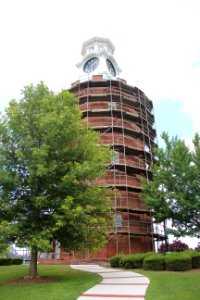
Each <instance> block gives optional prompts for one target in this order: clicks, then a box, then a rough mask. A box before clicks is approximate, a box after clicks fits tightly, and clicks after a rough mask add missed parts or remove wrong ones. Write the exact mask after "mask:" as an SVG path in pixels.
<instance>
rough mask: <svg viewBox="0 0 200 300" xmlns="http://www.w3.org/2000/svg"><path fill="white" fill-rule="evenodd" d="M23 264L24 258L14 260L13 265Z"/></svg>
mask: <svg viewBox="0 0 200 300" xmlns="http://www.w3.org/2000/svg"><path fill="white" fill-rule="evenodd" d="M22 263H23V259H22V258H13V259H12V264H13V265H21V264H22Z"/></svg>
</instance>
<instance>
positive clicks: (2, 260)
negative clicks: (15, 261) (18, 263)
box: [0, 257, 12, 266]
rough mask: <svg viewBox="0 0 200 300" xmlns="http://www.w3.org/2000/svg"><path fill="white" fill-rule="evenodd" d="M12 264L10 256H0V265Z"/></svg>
mask: <svg viewBox="0 0 200 300" xmlns="http://www.w3.org/2000/svg"><path fill="white" fill-rule="evenodd" d="M10 265H12V258H3V257H0V266H10Z"/></svg>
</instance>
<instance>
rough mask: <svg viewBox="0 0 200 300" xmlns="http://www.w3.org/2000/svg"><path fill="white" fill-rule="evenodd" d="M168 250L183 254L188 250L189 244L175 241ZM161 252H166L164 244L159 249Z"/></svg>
mask: <svg viewBox="0 0 200 300" xmlns="http://www.w3.org/2000/svg"><path fill="white" fill-rule="evenodd" d="M168 248H169V249H168V250H169V251H170V252H183V251H185V250H188V249H189V247H188V245H187V244H185V243H183V242H181V241H180V240H175V241H173V242H172V243H170V244H169V245H168ZM159 252H166V245H165V244H162V245H161V246H160V248H159Z"/></svg>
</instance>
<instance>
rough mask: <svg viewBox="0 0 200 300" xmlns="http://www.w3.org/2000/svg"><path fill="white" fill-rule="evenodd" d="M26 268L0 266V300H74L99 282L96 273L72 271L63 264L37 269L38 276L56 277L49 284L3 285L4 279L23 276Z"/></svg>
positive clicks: (99, 279) (43, 266) (26, 270)
mask: <svg viewBox="0 0 200 300" xmlns="http://www.w3.org/2000/svg"><path fill="white" fill-rule="evenodd" d="M27 272H28V266H23V265H22V266H0V299H3V300H27V299H28V300H76V299H77V298H78V296H79V295H80V294H81V293H82V292H84V291H86V290H87V289H89V288H90V287H92V286H94V285H95V284H97V283H98V282H100V281H101V277H100V276H99V275H97V274H92V273H87V272H80V271H76V270H72V269H71V268H70V267H69V266H66V265H57V266H54V265H53V266H51V265H41V266H38V273H39V275H40V276H50V277H53V278H55V279H56V280H57V281H56V282H55V283H48V284H39V283H37V284H25V285H24V284H22V285H19V284H12V285H8V284H5V283H4V281H5V280H9V279H15V278H20V277H25V276H26V275H27Z"/></svg>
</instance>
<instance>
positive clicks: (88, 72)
mask: <svg viewBox="0 0 200 300" xmlns="http://www.w3.org/2000/svg"><path fill="white" fill-rule="evenodd" d="M114 50H115V48H114V45H113V44H112V43H111V41H110V40H109V39H106V38H100V37H93V38H91V39H89V40H88V41H86V42H84V43H83V46H82V50H81V54H82V56H83V57H82V60H81V61H80V62H79V63H77V65H76V66H77V67H78V68H79V71H80V77H79V80H77V81H76V82H74V83H73V84H72V85H71V88H70V89H69V91H70V92H72V93H74V94H75V96H76V97H77V98H78V100H79V108H80V110H81V112H82V118H83V119H85V120H86V124H87V125H88V126H92V127H93V129H94V130H96V131H98V132H99V135H100V139H101V142H102V143H104V144H107V145H109V146H110V148H112V149H113V151H114V153H115V155H114V158H113V160H112V161H111V162H110V165H109V166H108V170H107V174H106V175H105V176H104V178H99V179H98V180H97V184H99V185H105V186H107V187H109V188H110V189H112V190H113V191H114V195H113V198H112V204H113V224H112V226H110V227H109V228H107V231H108V232H109V237H108V241H107V244H106V245H105V246H104V247H103V248H102V249H101V250H100V251H99V252H98V253H89V252H88V251H87V249H86V251H85V253H82V254H81V256H80V253H73V259H74V260H76V259H77V260H78V259H80V257H81V259H86V260H90V261H91V260H92V259H95V260H107V259H109V258H110V257H111V256H113V255H115V254H117V253H124V254H131V253H138V252H147V251H153V250H154V244H155V241H161V240H163V239H165V236H164V232H163V231H162V228H159V229H158V228H156V230H155V228H154V224H153V221H152V217H151V212H150V211H149V210H148V209H147V208H146V207H145V204H144V201H143V199H142V195H141V192H142V187H141V178H142V177H143V176H145V177H146V178H148V179H150V180H151V179H152V174H151V171H150V165H151V163H152V162H153V160H154V157H153V153H152V149H153V147H155V146H156V141H155V138H156V131H155V127H154V114H153V103H152V101H151V100H150V99H149V98H148V97H147V96H146V95H145V94H144V92H143V91H141V90H140V89H139V88H138V87H135V86H130V85H128V84H127V83H126V81H125V80H123V79H120V78H119V77H118V75H119V73H120V71H121V70H120V68H119V66H118V64H117V62H116V60H115V58H114V56H113V54H114ZM90 230H92V228H91V229H90ZM102 230H105V229H102ZM61 257H62V259H64V261H65V260H66V261H67V260H69V257H67V256H66V255H64V253H63V254H62V256H61ZM71 257H72V256H71Z"/></svg>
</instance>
